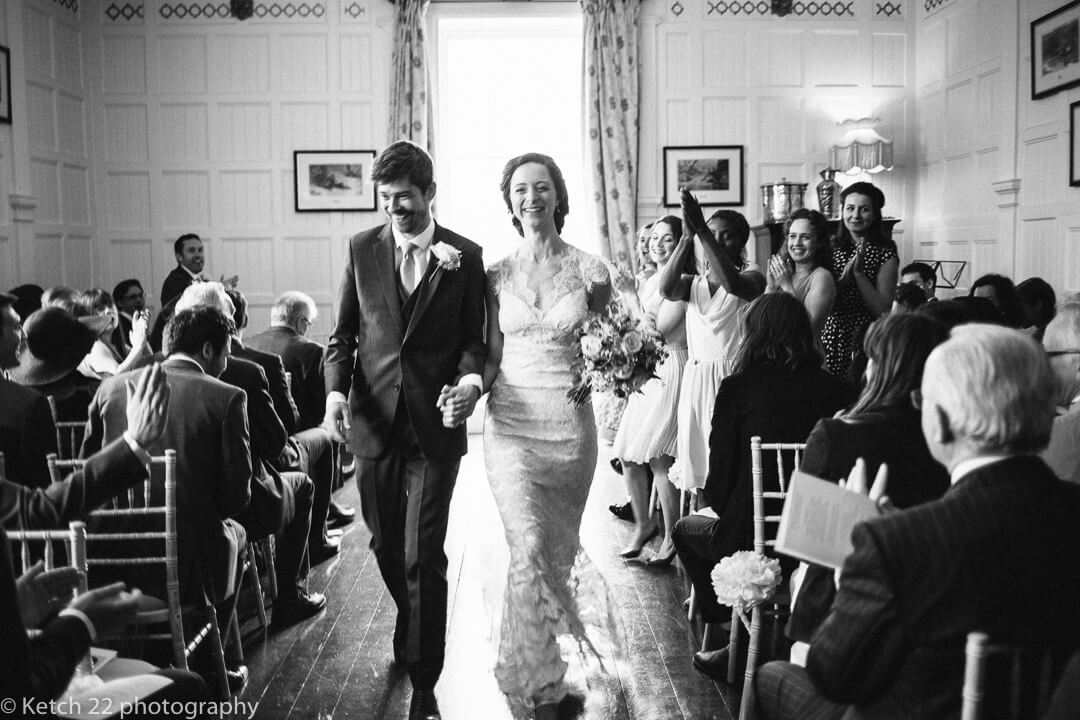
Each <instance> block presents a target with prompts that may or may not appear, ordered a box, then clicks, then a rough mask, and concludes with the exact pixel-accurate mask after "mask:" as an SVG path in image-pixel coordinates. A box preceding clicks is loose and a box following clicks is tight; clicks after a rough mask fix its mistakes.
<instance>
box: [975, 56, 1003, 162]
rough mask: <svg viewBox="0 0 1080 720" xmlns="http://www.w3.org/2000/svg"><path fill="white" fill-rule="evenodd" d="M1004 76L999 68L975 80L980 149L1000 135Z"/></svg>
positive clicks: (976, 116)
mask: <svg viewBox="0 0 1080 720" xmlns="http://www.w3.org/2000/svg"><path fill="white" fill-rule="evenodd" d="M1003 82H1004V76H1003V74H1002V72H1001V69H1000V68H994V69H993V70H991V71H990V72H988V73H986V74H985V75H980V76H979V78H978V80H977V83H978V85H977V88H976V93H977V96H978V100H977V102H976V110H975V118H976V122H977V127H978V141H979V145H980V147H982V146H984V145H985V143H986V142H991V141H993V139H994V138H996V137H997V136H998V135H999V134H1000V129H1001V113H1002V112H1004V109H1005V104H1004V98H1003V94H1004V88H1003V87H1002V83H1003Z"/></svg>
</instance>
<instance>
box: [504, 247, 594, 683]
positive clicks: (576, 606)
mask: <svg viewBox="0 0 1080 720" xmlns="http://www.w3.org/2000/svg"><path fill="white" fill-rule="evenodd" d="M526 281H527V277H526V276H525V274H524V273H522V272H520V270H519V269H518V268H517V261H516V259H515V258H514V257H513V256H511V257H509V258H506V259H505V260H503V261H501V262H499V263H497V264H496V265H494V266H492V267H491V268H490V269H489V270H488V283H489V292H492V293H496V294H497V296H498V299H499V324H500V327H501V330H502V333H503V356H502V363H501V365H500V373H499V376H498V378H497V379H496V381H495V383H494V385H493V386H492V388H491V393H490V395H489V396H488V401H487V416H486V420H485V426H484V462H485V465H486V469H487V476H488V479H489V482H490V484H491V490H492V493H493V495H494V497H495V502H496V505H497V506H498V509H499V514H500V515H501V517H502V522H503V526H504V529H505V533H506V541H507V544H508V546H509V550H510V557H509V570H508V574H507V578H506V587H505V595H504V598H503V606H502V617H501V621H500V623H499V628H498V641H497V642H498V660H497V662H496V666H495V676H496V679H497V680H498V683H499V688H500V689H501V690H502V691H503V692H504V693H506V694H507V695H510V696H514V697H518V698H532V699H534V700H537V701H540V702H544V701H557V700H559V699H560V698H561V697H562V696H563V695H564V694H565V693H566V688H565V686H564V683H563V677H564V675H565V674H566V670H567V663H566V661H565V660H564V659H563V657H562V655H561V653H560V649H559V643H558V636H559V635H561V634H564V633H566V632H569V633H570V634H572V635H573V636H574V637H576V638H577V639H578V640H579V641H580V642H582V643H585V644H588V642H589V641H588V639H587V638H586V634H585V622H584V621H583V619H582V608H583V607H587V608H589V609H592V608H591V602H592V601H589V602H580V603H579V601H578V600H579V596H580V595H581V594H582V593H590V594H592V593H597V592H602V589H601V588H598V587H596V586H597V583H596V582H594V581H591V580H590V581H587V582H583V581H582V580H581V575H580V574H579V573H578V572H577V571H575V561H579V553H580V549H581V546H580V542H579V539H578V530H579V528H580V526H581V515H582V511H583V510H584V509H585V501H586V499H587V498H588V495H589V487H590V485H591V483H592V478H593V472H594V470H595V468H596V457H597V441H596V425H595V423H594V419H593V411H592V406H591V404H590V403H588V402H586V403H584V404H582V405H581V406H578V407H575V406H574V405H572V404H571V403H570V402H569V401H568V399H567V397H566V392H567V390H568V389H569V388H570V387H571V386H572V385H573V384H574V383H575V382H576V381H577V377H576V375H575V373H574V365H575V363H576V362H577V360H578V345H579V342H578V334H577V331H578V328H579V327H580V325H581V321H582V320H583V319H584V317H585V316H586V314H587V313H588V308H589V304H588V299H589V294H590V293H591V292H592V290H593V289H594V288H595V287H596V286H598V285H604V284H608V283H610V275H609V273H608V270H607V266H606V265H605V264H604V261H603V260H601V259H600V258H598V257H595V256H592V255H589V254H587V253H584V252H581V251H580V250H577V249H576V248H573V247H572V246H571V247H568V248H567V253H566V256H565V257H564V259H563V261H562V267H561V269H560V271H559V272H558V273H557V274H556V276H555V278H554V284H555V296H554V300H553V301H551V302H548V303H545V304H546V305H547V307H546V309H541V307H540V306H539V303H538V302H537V298H536V297H535V296H534V293H533V292H532V291H531V290H530V289H529V288H528V287H527V282H526ZM586 585H588V586H590V587H586Z"/></svg>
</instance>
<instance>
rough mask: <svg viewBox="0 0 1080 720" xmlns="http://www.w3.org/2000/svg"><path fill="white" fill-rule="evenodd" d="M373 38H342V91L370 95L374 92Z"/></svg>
mask: <svg viewBox="0 0 1080 720" xmlns="http://www.w3.org/2000/svg"><path fill="white" fill-rule="evenodd" d="M374 67H375V63H374V62H373V58H372V56H371V38H370V37H369V36H367V35H342V36H341V60H340V68H341V89H342V91H344V92H351V93H352V92H359V93H369V92H371V90H372V87H373V85H372V70H373V68H374Z"/></svg>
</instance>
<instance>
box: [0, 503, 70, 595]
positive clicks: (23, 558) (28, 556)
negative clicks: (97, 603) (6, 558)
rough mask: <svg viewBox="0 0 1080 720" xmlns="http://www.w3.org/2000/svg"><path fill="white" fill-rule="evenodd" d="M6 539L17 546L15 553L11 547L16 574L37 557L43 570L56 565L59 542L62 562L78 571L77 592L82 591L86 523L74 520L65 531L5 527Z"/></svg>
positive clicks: (23, 570)
mask: <svg viewBox="0 0 1080 720" xmlns="http://www.w3.org/2000/svg"><path fill="white" fill-rule="evenodd" d="M6 532H7V536H8V541H9V542H11V543H12V545H13V546H14V545H18V546H19V549H18V553H16V552H14V550H15V548H14V547H12V558H13V559H14V558H16V557H17V558H18V563H19V569H18V571H17V572H18V574H20V575H21V574H22V573H24V572H26V571H27V570H29V569H30V566H31V565H33V564H34V563H35V562H37V561H38V559H39V558H40V559H43V560H44V561H45V569H46V570H54V569H55V568H56V567H57V564H56V563H57V559H56V556H57V552H56V545H57V544H58V543H59V544H62V546H63V548H64V555H65V556H66V557H65V559H66V564H67V565H70V566H71V567H73V568H75V569H76V570H78V571H79V574H80V582H79V588H78V591H79V593H83V592H86V524H85V523H83V522H82V521H81V520H74V521H72V522H71V523H69V524H68V527H67V529H66V530H60V529H54V530H7V531H6ZM39 546H40V550H39Z"/></svg>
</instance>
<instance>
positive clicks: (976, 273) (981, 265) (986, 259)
mask: <svg viewBox="0 0 1080 720" xmlns="http://www.w3.org/2000/svg"><path fill="white" fill-rule="evenodd" d="M970 246H971V265H970V266H969V267H968V268H966V272H967V277H962V278H961V279H960V283H961V284H962V285H963V286H964V287H965V288H967V287H970V285H971V283H972V281H974V280H975V279H976V278H979V277H981V276H982V275H985V274H987V273H991V272H995V271H997V270H998V269H999V268H1001V267H1003V261H1004V258H1003V257H1002V256H1003V255H1004V253H1003V251H1002V248H1001V243H1000V242H998V239H997V238H996V237H980V238H975V239H974V240H973V241H971V243H970Z"/></svg>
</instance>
